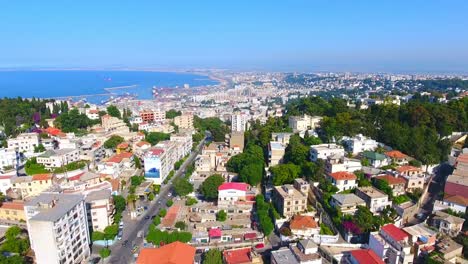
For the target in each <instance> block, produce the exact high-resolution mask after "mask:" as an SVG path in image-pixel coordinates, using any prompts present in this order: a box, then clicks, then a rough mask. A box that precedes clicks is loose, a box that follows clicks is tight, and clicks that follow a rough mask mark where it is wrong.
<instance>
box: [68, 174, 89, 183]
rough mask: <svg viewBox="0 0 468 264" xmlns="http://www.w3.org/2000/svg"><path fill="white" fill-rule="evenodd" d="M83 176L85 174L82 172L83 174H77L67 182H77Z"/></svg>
mask: <svg viewBox="0 0 468 264" xmlns="http://www.w3.org/2000/svg"><path fill="white" fill-rule="evenodd" d="M84 174H85V173H84V172H83V173H80V174H77V175H75V176H72V177H68V180H69V181H77V180H79V179H80V178H81V176H83V175H84Z"/></svg>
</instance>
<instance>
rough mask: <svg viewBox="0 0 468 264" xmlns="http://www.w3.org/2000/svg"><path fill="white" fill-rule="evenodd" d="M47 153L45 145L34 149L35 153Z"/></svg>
mask: <svg viewBox="0 0 468 264" xmlns="http://www.w3.org/2000/svg"><path fill="white" fill-rule="evenodd" d="M44 151H46V149H45V147H44V145H42V144H39V145H37V146H35V147H34V153H39V152H44Z"/></svg>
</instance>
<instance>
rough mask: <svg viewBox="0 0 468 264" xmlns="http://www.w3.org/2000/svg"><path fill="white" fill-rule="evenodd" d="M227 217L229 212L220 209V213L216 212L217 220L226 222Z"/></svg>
mask: <svg viewBox="0 0 468 264" xmlns="http://www.w3.org/2000/svg"><path fill="white" fill-rule="evenodd" d="M226 218H227V214H226V212H225V211H224V210H220V211H218V213H216V221H220V222H224V221H226Z"/></svg>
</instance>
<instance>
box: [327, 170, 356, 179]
mask: <svg viewBox="0 0 468 264" xmlns="http://www.w3.org/2000/svg"><path fill="white" fill-rule="evenodd" d="M330 177H332V178H333V179H335V180H337V181H342V180H356V179H357V177H356V175H354V173H351V172H347V171H338V172H334V173H330Z"/></svg>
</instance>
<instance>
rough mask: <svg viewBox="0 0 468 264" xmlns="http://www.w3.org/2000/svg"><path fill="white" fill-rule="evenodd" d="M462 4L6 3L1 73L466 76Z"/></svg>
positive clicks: (467, 56)
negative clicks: (51, 69)
mask: <svg viewBox="0 0 468 264" xmlns="http://www.w3.org/2000/svg"><path fill="white" fill-rule="evenodd" d="M467 5H468V4H467V3H466V2H463V1H453V2H451V5H447V4H446V3H441V2H436V1H425V2H421V1H415V2H410V3H407V2H403V1H393V2H392V3H375V2H371V1H359V2H349V3H340V2H335V1H334V2H327V3H319V2H315V3H312V2H307V1H298V2H294V3H271V2H263V1H260V2H255V3H249V2H244V1H241V2H236V3H218V2H212V1H208V2H203V3H180V2H179V3H160V2H155V3H153V2H139V3H138V5H134V4H133V5H132V4H122V3H119V4H118V5H117V4H116V3H114V2H107V1H102V2H99V3H93V4H92V5H86V4H85V3H83V2H80V3H79V4H67V5H66V4H62V3H54V4H47V3H41V4H36V3H31V4H29V5H27V6H20V5H19V4H17V3H5V4H3V8H2V9H3V11H1V14H2V15H1V16H0V17H1V18H0V22H2V25H5V26H4V28H3V32H2V35H3V37H4V39H5V40H7V41H4V42H2V43H0V50H2V51H1V52H0V61H2V63H0V68H11V67H13V68H16V67H20V68H23V67H32V68H35V67H55V68H57V67H58V68H61V67H83V68H89V67H100V68H125V67H130V68H163V69H187V68H226V69H232V70H274V71H351V72H380V71H382V72H466V70H465V69H466V67H467V66H468V63H467V62H466V61H467V59H468V50H467V49H466V48H465V47H466V46H468V36H467V34H466V33H463V32H464V29H465V28H466V27H467V26H468V19H467V18H466V16H464V14H463V10H466V8H464V7H467Z"/></svg>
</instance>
